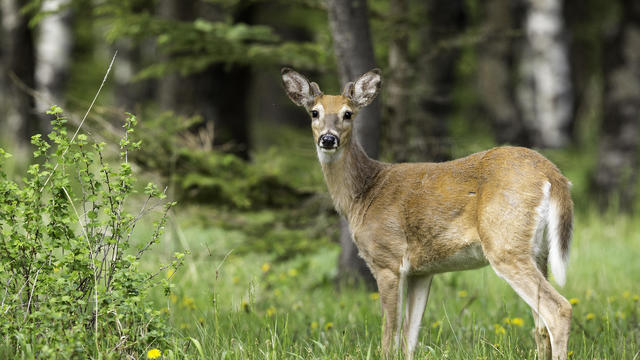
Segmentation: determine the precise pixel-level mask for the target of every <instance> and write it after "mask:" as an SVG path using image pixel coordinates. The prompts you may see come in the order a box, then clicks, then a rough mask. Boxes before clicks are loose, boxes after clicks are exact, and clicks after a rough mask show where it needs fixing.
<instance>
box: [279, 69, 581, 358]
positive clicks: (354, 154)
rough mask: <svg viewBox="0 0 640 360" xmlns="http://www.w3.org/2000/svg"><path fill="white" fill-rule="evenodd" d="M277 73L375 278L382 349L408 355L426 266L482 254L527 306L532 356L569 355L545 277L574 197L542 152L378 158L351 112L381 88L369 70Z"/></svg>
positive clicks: (558, 302)
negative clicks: (332, 85)
mask: <svg viewBox="0 0 640 360" xmlns="http://www.w3.org/2000/svg"><path fill="white" fill-rule="evenodd" d="M281 75H282V83H283V85H284V89H285V92H286V93H287V95H288V97H289V98H290V99H291V100H292V101H293V103H294V104H296V105H298V106H301V107H303V108H304V109H306V111H307V112H308V114H309V116H310V118H311V129H312V133H313V139H314V142H315V146H316V152H317V156H318V160H319V162H320V166H321V168H322V172H323V175H324V179H325V182H326V185H327V188H328V190H329V194H330V196H331V198H332V200H333V203H334V206H335V208H336V210H337V212H338V213H340V214H341V215H343V216H345V218H346V219H347V222H348V224H349V230H350V232H351V235H352V238H353V241H354V242H355V244H356V247H357V248H358V253H359V255H360V256H361V257H362V258H363V259H364V260H365V262H366V263H367V266H368V267H369V269H370V270H371V272H372V274H373V276H374V278H375V279H376V283H377V286H378V292H379V295H380V303H381V307H382V315H383V334H382V347H381V349H382V352H383V354H384V355H385V357H388V356H389V354H390V353H391V352H390V350H391V348H392V347H393V348H394V349H396V351H398V350H399V347H400V346H402V348H403V349H404V352H405V356H406V358H408V359H412V358H413V355H414V353H415V350H416V346H417V341H418V334H419V330H420V323H421V321H422V317H423V314H424V310H425V307H426V303H427V300H428V298H429V291H430V287H431V282H432V279H433V277H434V275H436V274H440V273H445V272H451V271H461V270H469V269H476V268H480V267H483V266H486V265H489V266H491V268H493V270H494V271H495V273H496V274H497V275H498V276H499V277H501V278H502V279H504V280H505V281H506V282H507V283H508V284H509V285H510V286H511V287H512V288H513V290H515V292H516V293H517V294H518V295H519V296H520V297H521V298H522V300H524V301H525V302H526V303H527V304H528V305H529V307H530V308H531V311H532V315H533V319H534V324H535V328H534V330H533V331H534V334H535V340H536V347H537V351H538V357H539V358H545V359H553V360H564V359H567V347H568V340H569V330H570V325H571V314H572V309H571V304H570V303H569V302H568V301H567V300H566V298H564V297H563V296H562V295H560V293H558V291H557V290H556V289H555V288H554V287H553V286H552V285H551V283H550V282H549V280H548V279H547V266H548V265H550V267H551V272H552V273H553V276H554V279H555V281H556V282H557V283H558V285H560V286H563V285H564V283H565V279H566V270H567V265H568V256H569V245H570V243H571V237H572V231H573V202H572V200H571V194H570V187H571V183H570V182H569V180H568V179H567V178H566V177H564V176H563V175H562V174H561V172H560V170H559V169H558V168H557V167H556V166H555V165H554V164H553V163H552V162H551V161H549V160H548V159H546V158H545V157H544V156H542V155H541V154H540V153H538V152H536V151H534V150H531V149H528V148H524V147H513V146H502V147H495V148H493V149H490V150H487V151H483V152H479V153H475V154H472V155H469V156H467V157H464V158H460V159H457V160H452V161H448V162H440V163H429V162H423V163H397V164H393V163H384V162H380V161H376V160H374V159H371V158H370V157H369V156H367V154H366V153H365V151H364V150H363V148H362V146H361V145H360V143H359V142H358V138H357V136H356V134H355V133H354V122H356V121H366V119H357V115H358V111H359V110H360V109H362V108H363V107H365V106H367V105H369V104H370V103H371V102H372V101H373V100H374V99H375V98H376V96H377V95H378V93H379V92H380V88H381V84H382V73H381V71H380V70H379V69H373V70H371V71H369V72H367V73H365V74H363V75H362V76H360V77H359V78H358V79H357V80H355V81H353V82H349V83H347V84H346V85H345V86H344V90H343V92H342V94H341V95H325V94H323V93H322V91H321V90H320V87H319V86H318V84H317V83H315V82H310V81H309V80H308V79H307V78H306V77H304V76H303V75H301V74H299V73H298V72H296V71H294V70H293V69H291V68H283V69H282V71H281ZM403 308H404V311H403ZM403 312H404V316H403ZM401 336H402V339H401Z"/></svg>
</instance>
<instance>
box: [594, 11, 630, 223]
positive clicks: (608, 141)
mask: <svg viewBox="0 0 640 360" xmlns="http://www.w3.org/2000/svg"><path fill="white" fill-rule="evenodd" d="M620 5H621V15H620V17H621V19H620V21H619V22H618V26H617V27H616V28H615V29H614V31H612V32H611V33H609V34H607V37H606V39H605V47H604V81H605V84H604V116H603V121H602V127H601V140H600V146H599V156H598V163H597V168H596V173H595V175H594V178H593V183H594V185H595V190H596V194H598V198H599V203H600V206H601V208H602V209H603V210H605V209H607V208H609V207H610V206H611V205H618V209H616V210H623V211H627V212H631V211H633V205H634V202H635V198H636V188H637V184H638V166H639V158H638V150H639V147H640V144H639V143H640V2H638V1H637V0H622V1H620Z"/></svg>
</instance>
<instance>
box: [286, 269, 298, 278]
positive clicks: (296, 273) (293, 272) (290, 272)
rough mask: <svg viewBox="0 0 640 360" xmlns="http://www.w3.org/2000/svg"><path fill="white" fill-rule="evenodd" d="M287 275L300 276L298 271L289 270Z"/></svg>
mask: <svg viewBox="0 0 640 360" xmlns="http://www.w3.org/2000/svg"><path fill="white" fill-rule="evenodd" d="M287 274H288V275H289V276H291V277H296V276H298V269H289V271H287Z"/></svg>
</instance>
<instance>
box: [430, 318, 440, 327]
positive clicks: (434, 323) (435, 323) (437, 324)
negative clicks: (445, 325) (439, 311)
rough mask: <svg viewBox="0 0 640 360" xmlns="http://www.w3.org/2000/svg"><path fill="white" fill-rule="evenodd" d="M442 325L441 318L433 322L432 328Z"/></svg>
mask: <svg viewBox="0 0 640 360" xmlns="http://www.w3.org/2000/svg"><path fill="white" fill-rule="evenodd" d="M440 326H442V321H440V320H436V321H434V322H432V323H431V328H433V329H435V328H439V327H440Z"/></svg>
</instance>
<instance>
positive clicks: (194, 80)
mask: <svg viewBox="0 0 640 360" xmlns="http://www.w3.org/2000/svg"><path fill="white" fill-rule="evenodd" d="M239 6H240V7H241V8H240V10H239V11H238V12H237V13H236V14H228V15H232V16H233V18H234V21H237V22H243V23H249V24H250V23H251V20H252V19H251V17H252V14H253V10H254V7H253V5H246V6H244V5H239ZM221 11H222V10H221V9H218V8H215V4H207V3H205V2H198V1H195V2H187V1H178V0H172V1H165V2H163V3H162V5H161V7H160V12H161V14H162V15H164V16H165V17H167V18H171V19H176V20H184V21H192V20H195V19H196V17H198V16H205V15H203V14H208V15H210V16H221ZM208 20H217V19H213V18H210V19H208ZM250 81H251V70H250V68H249V67H248V66H245V65H233V66H226V65H225V64H213V65H211V66H209V67H208V68H207V69H206V70H204V71H203V72H201V73H198V74H191V75H187V76H180V75H178V74H168V75H167V76H164V77H163V79H162V80H161V81H160V90H159V94H158V98H159V99H160V103H161V104H163V106H165V107H166V108H167V109H171V110H174V111H176V112H177V113H178V114H181V115H185V116H193V115H201V116H202V117H203V120H204V121H203V123H202V124H201V126H199V127H197V128H196V129H194V131H200V129H214V134H215V136H214V137H213V140H214V144H211V145H225V147H226V148H227V149H226V150H227V151H229V152H231V153H234V154H236V155H238V156H240V157H241V158H243V159H248V158H249V141H250V138H249V128H248V123H249V112H248V109H247V108H248V106H247V99H248V96H249V89H250ZM207 124H208V126H207Z"/></svg>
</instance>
